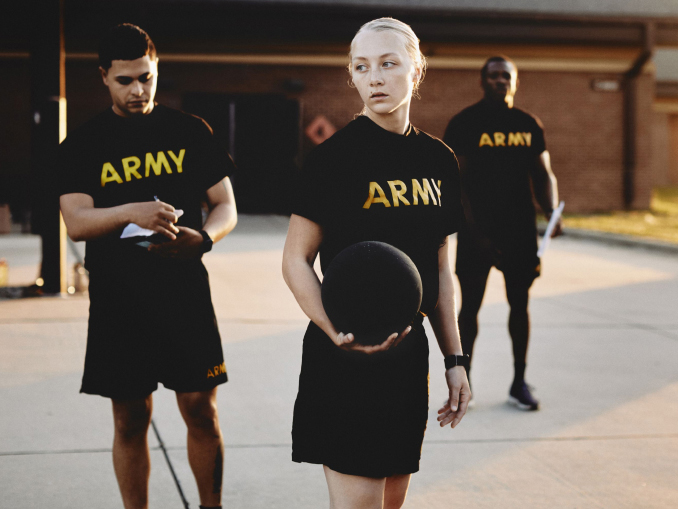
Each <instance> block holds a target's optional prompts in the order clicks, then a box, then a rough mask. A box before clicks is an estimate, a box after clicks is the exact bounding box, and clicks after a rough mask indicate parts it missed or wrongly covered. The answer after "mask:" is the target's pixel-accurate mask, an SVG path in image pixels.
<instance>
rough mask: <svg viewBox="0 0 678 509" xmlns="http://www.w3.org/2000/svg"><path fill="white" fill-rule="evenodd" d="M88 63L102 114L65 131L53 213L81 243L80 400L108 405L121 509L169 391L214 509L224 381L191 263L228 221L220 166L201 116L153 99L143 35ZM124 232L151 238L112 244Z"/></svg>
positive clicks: (231, 205)
mask: <svg viewBox="0 0 678 509" xmlns="http://www.w3.org/2000/svg"><path fill="white" fill-rule="evenodd" d="M99 63H100V72H101V75H102V79H103V82H104V84H105V85H106V86H107V87H108V90H109V92H110V95H111V100H112V103H113V104H112V107H110V108H108V109H107V110H106V111H104V112H103V113H101V114H99V115H98V116H96V117H95V118H94V119H92V120H90V121H89V122H87V123H86V124H85V125H83V126H81V127H80V128H79V129H77V130H75V131H74V132H73V133H71V134H69V135H68V138H67V139H66V140H65V141H64V142H63V143H62V145H61V147H60V154H59V155H60V160H59V179H60V183H61V210H62V213H63V217H64V221H65V222H66V226H67V227H68V233H69V235H70V237H71V238H72V239H73V240H85V241H87V245H86V250H87V254H86V258H85V266H86V268H87V269H88V270H89V273H90V287H89V295H90V316H89V329H88V336H87V354H86V358H85V373H84V375H83V380H82V388H81V392H84V393H87V394H98V395H101V396H105V397H108V398H111V400H112V403H113V418H114V426H115V437H114V441H113V465H114V468H115V474H116V477H117V480H118V485H119V487H120V492H121V494H122V499H123V503H124V506H125V508H126V509H132V508H134V509H144V508H146V507H148V480H149V475H150V456H149V449H148V441H147V435H148V428H149V424H150V421H151V413H152V407H153V399H152V393H153V391H155V390H156V389H157V386H158V382H161V383H162V384H163V385H164V386H165V387H166V388H168V389H171V390H173V391H175V392H176V398H177V403H178V406H179V410H180V412H181V415H182V417H183V418H184V421H185V422H186V425H187V428H188V446H187V449H188V460H189V463H190V465H191V468H192V470H193V473H194V475H195V479H196V481H197V485H198V491H199V493H200V500H201V503H202V504H203V505H202V506H201V507H212V508H217V507H221V505H220V504H221V487H222V472H223V439H222V435H221V430H220V427H219V420H218V416H217V401H216V394H217V386H218V385H219V384H222V383H225V382H226V379H227V378H226V368H225V365H224V358H223V353H222V348H221V339H220V336H219V331H218V329H217V324H216V318H215V315H214V309H213V307H212V302H211V296H210V288H209V281H208V277H207V272H206V270H205V267H204V265H203V264H202V261H201V257H202V255H203V253H205V252H207V251H209V250H210V249H211V248H212V244H213V242H217V241H218V240H219V239H221V238H222V237H224V236H225V235H226V234H227V233H229V232H230V231H231V230H232V229H233V228H234V226H235V223H236V221H237V213H236V208H235V200H234V198H233V191H232V188H231V184H230V181H229V178H228V175H229V174H231V172H232V171H233V169H234V166H233V162H232V161H231V159H230V157H229V156H228V154H227V152H226V151H225V150H223V149H222V148H221V147H220V146H219V145H218V144H217V143H216V141H215V140H214V138H213V136H212V131H211V129H210V128H209V126H208V125H207V124H206V123H205V122H204V121H203V120H202V119H200V118H198V117H194V116H192V115H187V114H185V113H183V112H181V111H177V110H173V109H170V108H167V107H164V106H162V105H159V104H156V103H155V102H154V97H155V91H156V83H157V78H158V59H157V57H156V51H155V46H154V45H153V42H152V41H151V39H150V38H149V36H148V34H146V32H144V31H143V30H141V29H140V28H139V27H136V26H134V25H129V24H124V25H119V26H117V27H115V28H113V29H112V30H111V31H110V32H109V33H108V34H107V35H106V36H105V37H104V38H103V40H102V41H101V45H100V48H99ZM203 201H206V202H207V203H208V205H209V209H210V211H209V215H208V217H207V220H206V222H205V224H204V225H203V220H202V202H203ZM181 212H183V215H182V214H181ZM132 223H134V224H136V225H138V226H140V227H142V228H145V229H147V230H152V231H154V232H156V234H155V235H153V236H152V237H133V238H130V239H121V238H120V237H121V233H122V231H123V229H125V228H126V227H127V226H128V225H130V224H132ZM149 244H150V245H149ZM92 505H93V506H96V505H97V504H96V501H93V502H92Z"/></svg>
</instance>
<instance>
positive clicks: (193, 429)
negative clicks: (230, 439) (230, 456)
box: [177, 387, 224, 507]
mask: <svg viewBox="0 0 678 509" xmlns="http://www.w3.org/2000/svg"><path fill="white" fill-rule="evenodd" d="M177 403H178V404H179V410H180V411H181V415H182V417H183V418H184V421H185V422H186V426H187V427H188V440H187V448H188V462H189V464H190V465H191V469H192V470H193V475H194V476H195V480H196V483H197V484H198V492H199V493H200V503H201V504H202V505H203V506H207V507H218V506H220V505H221V483H222V479H223V471H224V440H223V437H222V435H221V428H220V427H219V416H218V414H217V389H216V387H215V388H214V389H212V390H211V391H205V392H177Z"/></svg>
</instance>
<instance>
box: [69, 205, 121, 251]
mask: <svg viewBox="0 0 678 509" xmlns="http://www.w3.org/2000/svg"><path fill="white" fill-rule="evenodd" d="M64 222H65V223H66V228H67V230H68V236H69V237H70V238H71V239H73V240H74V241H76V242H77V241H81V240H92V239H96V238H98V237H103V236H105V235H108V234H109V233H111V232H114V231H116V230H118V229H120V228H124V227H125V226H127V225H128V224H129V223H130V222H131V221H130V217H129V207H128V205H127V204H125V205H119V206H117V207H110V208H85V207H83V208H74V209H71V210H69V211H68V212H65V211H64Z"/></svg>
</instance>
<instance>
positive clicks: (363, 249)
mask: <svg viewBox="0 0 678 509" xmlns="http://www.w3.org/2000/svg"><path fill="white" fill-rule="evenodd" d="M321 296H322V302H323V306H324V308H325V312H326V313H327V316H328V317H329V319H330V321H331V322H332V324H333V325H334V327H335V328H336V329H337V330H338V331H339V332H343V333H345V334H348V333H349V332H351V333H353V335H354V336H355V341H356V342H358V343H361V344H363V345H378V344H380V343H383V342H384V341H385V340H386V338H388V337H389V336H390V335H391V334H393V333H394V332H398V333H400V332H402V331H403V330H405V328H406V327H407V326H408V325H409V324H410V323H411V322H412V320H413V319H414V317H415V316H416V315H417V313H418V312H419V307H420V306H421V297H422V286H421V277H420V276H419V271H418V270H417V267H416V266H415V265H414V263H413V262H412V260H411V259H410V257H409V256H407V255H406V254H405V253H403V252H402V251H401V250H399V249H396V248H395V247H393V246H391V245H390V244H386V243H384V242H372V241H370V242H360V243H358V244H354V245H352V246H349V247H347V248H346V249H344V250H343V251H342V252H341V253H339V254H338V255H337V256H336V257H335V258H334V259H333V260H332V262H331V263H330V265H329V267H327V270H326V271H325V275H324V278H323V283H322V291H321Z"/></svg>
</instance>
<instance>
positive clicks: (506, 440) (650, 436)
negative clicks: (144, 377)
mask: <svg viewBox="0 0 678 509" xmlns="http://www.w3.org/2000/svg"><path fill="white" fill-rule="evenodd" d="M657 439H678V433H651V434H638V435H581V436H570V437H513V438H466V439H460V440H441V439H432V440H424V444H493V443H513V442H581V441H605V440H657ZM289 447H292V443H291V442H288V443H268V444H224V449H285V448H289ZM149 449H150V450H151V451H162V448H161V447H160V446H155V447H149ZM165 449H166V450H167V451H185V450H186V446H179V445H176V446H165ZM111 452H112V449H111V448H110V447H109V448H101V449H97V448H92V449H57V450H52V451H47V450H42V451H3V452H0V457H2V456H45V455H57V454H99V453H111Z"/></svg>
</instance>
